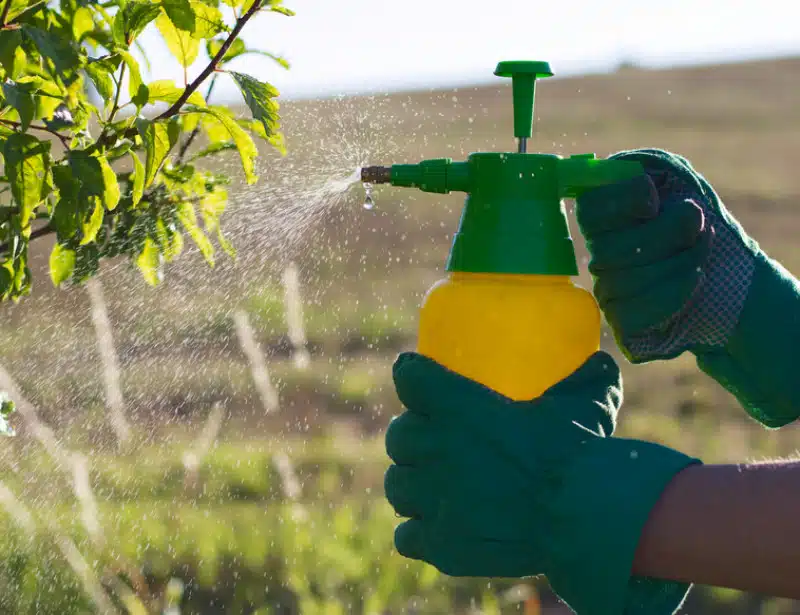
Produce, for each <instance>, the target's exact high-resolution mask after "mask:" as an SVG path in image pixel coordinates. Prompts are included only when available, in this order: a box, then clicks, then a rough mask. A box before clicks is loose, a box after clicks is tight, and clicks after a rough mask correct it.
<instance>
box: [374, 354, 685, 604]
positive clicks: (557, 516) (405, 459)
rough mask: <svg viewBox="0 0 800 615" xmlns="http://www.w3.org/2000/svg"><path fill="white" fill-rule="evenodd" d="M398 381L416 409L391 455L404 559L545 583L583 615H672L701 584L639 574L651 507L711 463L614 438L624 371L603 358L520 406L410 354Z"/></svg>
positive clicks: (393, 426)
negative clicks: (680, 476)
mask: <svg viewBox="0 0 800 615" xmlns="http://www.w3.org/2000/svg"><path fill="white" fill-rule="evenodd" d="M394 380H395V386H396V389H397V393H398V395H399V397H400V400H401V401H402V402H403V404H404V405H405V406H406V408H407V411H406V412H405V413H404V414H402V415H401V416H400V417H398V418H396V419H394V420H393V421H392V422H391V423H390V425H389V429H388V431H387V434H386V449H387V452H388V454H389V456H390V457H391V459H392V460H393V461H394V462H395V465H392V466H391V467H390V468H389V470H388V471H387V473H386V480H385V489H386V497H387V499H388V500H389V502H390V503H391V504H392V506H393V507H394V509H395V510H396V512H397V513H398V514H400V515H401V516H404V517H410V519H409V520H408V521H405V522H404V523H402V524H401V525H400V526H398V528H397V530H396V533H395V544H396V546H397V550H398V551H399V552H400V553H401V554H402V555H404V556H406V557H409V558H413V559H419V560H424V561H426V562H428V563H430V564H432V565H434V566H435V567H436V568H438V569H439V570H440V571H441V572H444V573H445V574H448V575H451V576H480V577H507V578H508V577H525V576H534V575H539V574H545V575H546V576H547V578H548V580H549V581H550V585H551V586H552V588H553V590H554V591H555V592H556V593H557V594H558V595H559V596H560V597H561V598H562V599H563V600H564V601H565V602H566V603H567V604H568V605H569V606H570V607H571V608H572V609H573V610H574V611H575V612H577V613H578V615H623V614H626V615H638V614H642V615H645V614H646V615H664V614H667V613H673V612H674V611H675V610H676V609H677V608H678V607H679V606H680V604H681V602H682V601H683V598H684V597H685V595H686V593H687V592H688V589H689V586H688V585H685V584H681V583H672V582H664V581H656V580H651V579H636V578H631V566H632V563H633V558H634V554H635V552H636V547H637V544H638V540H639V536H640V534H641V532H642V529H643V527H644V525H645V522H646V521H647V517H648V514H649V512H650V510H651V508H652V507H653V506H654V505H655V503H656V501H657V500H658V498H659V496H660V494H661V493H662V491H663V490H664V488H665V487H666V485H667V484H668V483H669V481H670V480H671V479H672V478H673V476H675V474H677V473H678V472H679V471H680V470H682V469H683V468H685V467H686V466H688V465H690V464H692V463H699V461H698V460H696V459H691V458H689V457H687V456H685V455H683V454H681V453H678V452H677V451H673V450H671V449H668V448H665V447H663V446H660V445H657V444H652V443H647V442H639V441H635V440H623V439H619V438H612V437H611V434H612V433H613V431H614V426H615V421H616V414H617V410H618V409H619V406H620V404H621V402H622V383H621V379H620V373H619V370H618V368H617V365H616V364H615V363H614V361H613V359H612V358H611V357H610V356H609V355H607V354H606V353H603V352H598V353H596V354H594V355H593V356H592V357H590V358H589V360H588V361H587V362H586V363H585V364H584V365H583V366H582V367H581V368H580V369H578V370H577V371H576V372H575V373H574V374H573V375H572V376H570V377H568V378H567V379H565V380H564V381H562V382H560V383H559V384H557V385H555V386H553V387H552V388H550V389H549V390H548V391H546V392H545V393H544V394H543V395H542V396H541V397H540V398H538V399H535V400H533V401H530V402H514V401H511V400H510V399H508V398H505V397H503V396H501V395H499V394H498V393H495V392H494V391H492V390H490V389H487V388H485V387H483V386H482V385H480V384H478V383H475V382H473V381H471V380H468V379H466V378H463V377H461V376H460V375H458V374H455V373H454V372H451V371H449V370H447V369H445V368H444V367H442V366H441V365H439V364H438V363H436V362H434V361H432V360H431V359H428V358H426V357H423V356H421V355H418V354H414V353H407V354H403V355H401V356H400V357H399V359H398V360H397V362H396V363H395V367H394Z"/></svg>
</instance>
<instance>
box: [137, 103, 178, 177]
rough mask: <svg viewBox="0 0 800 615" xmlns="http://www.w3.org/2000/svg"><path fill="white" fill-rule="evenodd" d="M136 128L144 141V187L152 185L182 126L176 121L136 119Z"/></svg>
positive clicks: (176, 140)
mask: <svg viewBox="0 0 800 615" xmlns="http://www.w3.org/2000/svg"><path fill="white" fill-rule="evenodd" d="M136 128H137V130H138V131H139V134H140V135H141V137H142V141H143V142H144V147H145V151H146V152H147V158H146V159H145V175H144V188H147V187H148V186H150V184H152V183H153V180H154V179H155V177H156V174H158V171H159V169H160V168H161V165H162V164H164V160H165V159H166V158H167V155H168V154H169V152H170V150H171V149H172V148H173V147H174V146H175V144H176V143H177V142H178V138H179V137H180V127H179V126H178V124H177V122H174V121H169V122H167V121H155V122H154V121H150V120H145V119H143V118H139V119H137V120H136Z"/></svg>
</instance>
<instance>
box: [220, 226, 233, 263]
mask: <svg viewBox="0 0 800 615" xmlns="http://www.w3.org/2000/svg"><path fill="white" fill-rule="evenodd" d="M217 241H218V242H219V245H220V247H221V248H222V249H223V251H224V252H225V254H227V255H228V256H230V257H231V258H236V248H234V247H233V244H231V242H230V241H228V238H227V237H225V235H224V234H223V233H222V227H219V226H218V227H217Z"/></svg>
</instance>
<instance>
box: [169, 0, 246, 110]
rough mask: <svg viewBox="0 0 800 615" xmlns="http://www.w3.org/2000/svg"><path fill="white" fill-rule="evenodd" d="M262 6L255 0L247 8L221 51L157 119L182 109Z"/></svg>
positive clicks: (215, 68)
mask: <svg viewBox="0 0 800 615" xmlns="http://www.w3.org/2000/svg"><path fill="white" fill-rule="evenodd" d="M260 8H261V0H253V5H252V6H251V7H250V8H249V9H247V12H246V13H245V14H244V15H242V16H241V17H240V18H239V19H237V20H236V25H234V26H233V30H231V32H230V34H228V38H226V39H225V42H224V43H222V46H221V47H220V48H219V51H217V53H216V55H215V56H214V58H213V59H212V60H211V62H209V63H208V66H206V67H205V68H204V69H203V72H202V73H200V74H199V75H198V76H197V78H196V79H195V80H194V81H192V82H191V83H190V84H189V85H188V86H186V89H185V90H183V94H181V95H180V97H179V98H178V100H176V101H175V102H174V103H173V104H172V106H171V107H170V108H169V109H167V110H166V111H164V113H162V114H161V115H159V116H158V117H157V118H156V119H157V120H165V119H167V118H170V117H172V116H173V115H175V114H176V113H177V112H178V111H180V109H181V107H183V105H184V104H185V103H186V101H187V100H189V97H190V96H191V95H192V94H193V93H194V92H195V90H197V88H199V87H200V85H201V84H202V83H203V81H205V80H206V79H208V76H209V75H210V74H211V73H213V72H214V71H215V70H217V66H218V65H219V63H220V62H221V61H222V58H224V57H225V54H226V53H228V49H230V46H231V45H233V42H234V41H235V40H236V38H237V37H238V36H239V33H240V32H241V31H242V28H244V26H245V24H247V22H248V21H250V18H251V17H252V16H253V15H255V14H256V13H257V12H258V10H259V9H260Z"/></svg>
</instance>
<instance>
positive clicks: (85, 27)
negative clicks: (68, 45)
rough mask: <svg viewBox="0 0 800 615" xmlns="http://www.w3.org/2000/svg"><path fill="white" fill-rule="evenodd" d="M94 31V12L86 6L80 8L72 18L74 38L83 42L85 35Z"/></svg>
mask: <svg viewBox="0 0 800 615" xmlns="http://www.w3.org/2000/svg"><path fill="white" fill-rule="evenodd" d="M92 30H94V18H93V17H92V11H90V10H89V9H88V8H86V7H85V6H81V7H78V9H77V10H76V11H75V13H74V14H73V16H72V36H73V37H74V38H75V40H76V41H78V42H79V43H80V42H83V37H84V35H86V34H88V33H89V32H91V31H92Z"/></svg>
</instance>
